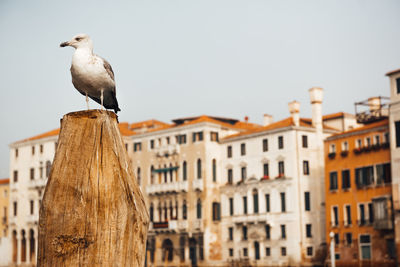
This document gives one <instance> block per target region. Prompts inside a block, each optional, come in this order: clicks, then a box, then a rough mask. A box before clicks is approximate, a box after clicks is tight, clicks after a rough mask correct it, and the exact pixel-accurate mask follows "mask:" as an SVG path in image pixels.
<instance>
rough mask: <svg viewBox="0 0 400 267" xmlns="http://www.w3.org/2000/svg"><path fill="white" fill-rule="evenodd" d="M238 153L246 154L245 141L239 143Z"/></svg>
mask: <svg viewBox="0 0 400 267" xmlns="http://www.w3.org/2000/svg"><path fill="white" fill-rule="evenodd" d="M240 155H241V156H244V155H246V144H245V143H243V144H240Z"/></svg>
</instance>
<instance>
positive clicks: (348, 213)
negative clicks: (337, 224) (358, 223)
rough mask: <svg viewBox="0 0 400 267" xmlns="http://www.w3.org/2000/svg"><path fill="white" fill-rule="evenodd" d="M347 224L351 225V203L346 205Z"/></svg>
mask: <svg viewBox="0 0 400 267" xmlns="http://www.w3.org/2000/svg"><path fill="white" fill-rule="evenodd" d="M345 218H346V221H345V224H346V225H351V206H350V205H345Z"/></svg>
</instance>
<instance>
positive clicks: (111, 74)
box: [98, 56, 115, 82]
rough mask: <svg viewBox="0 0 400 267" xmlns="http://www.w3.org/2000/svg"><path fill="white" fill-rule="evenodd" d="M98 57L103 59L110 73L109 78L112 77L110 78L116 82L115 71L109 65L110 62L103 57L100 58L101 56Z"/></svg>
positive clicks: (104, 65)
mask: <svg viewBox="0 0 400 267" xmlns="http://www.w3.org/2000/svg"><path fill="white" fill-rule="evenodd" d="M98 57H99V58H101V59H102V60H103V67H104V68H105V69H106V71H107V73H108V76H110V78H111V79H112V80H113V81H114V82H115V79H114V71H113V69H112V68H111V65H110V63H108V61H107V60H105V59H104V58H102V57H100V56H98Z"/></svg>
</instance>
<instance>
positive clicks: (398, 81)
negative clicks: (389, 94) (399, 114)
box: [396, 78, 400, 94]
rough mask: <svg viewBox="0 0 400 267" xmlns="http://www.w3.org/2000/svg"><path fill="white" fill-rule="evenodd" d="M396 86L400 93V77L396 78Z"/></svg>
mask: <svg viewBox="0 0 400 267" xmlns="http://www.w3.org/2000/svg"><path fill="white" fill-rule="evenodd" d="M396 88H397V93H398V94H400V78H397V79H396Z"/></svg>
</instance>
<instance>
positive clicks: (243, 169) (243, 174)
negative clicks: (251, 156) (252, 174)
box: [241, 167, 247, 181]
mask: <svg viewBox="0 0 400 267" xmlns="http://www.w3.org/2000/svg"><path fill="white" fill-rule="evenodd" d="M241 174H242V181H244V180H246V176H247V175H246V174H247V171H246V167H242V169H241Z"/></svg>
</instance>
